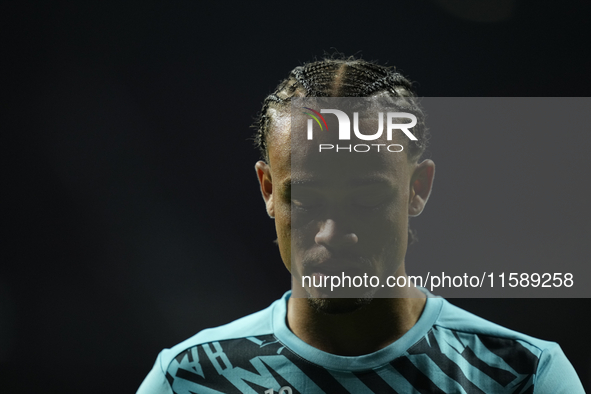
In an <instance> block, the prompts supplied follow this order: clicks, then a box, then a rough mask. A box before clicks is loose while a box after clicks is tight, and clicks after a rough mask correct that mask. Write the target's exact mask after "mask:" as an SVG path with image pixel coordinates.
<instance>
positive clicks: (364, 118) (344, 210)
mask: <svg viewBox="0 0 591 394" xmlns="http://www.w3.org/2000/svg"><path fill="white" fill-rule="evenodd" d="M337 97H356V98H365V99H353V101H351V100H349V99H344V100H342V102H341V101H339V103H340V104H342V107H339V108H341V109H335V108H336V107H335V106H336V105H337V104H339V103H337V102H335V101H331V99H333V98H337ZM364 103H365V104H364ZM389 104H392V105H393V106H394V107H396V108H397V109H396V112H394V113H393V114H392V115H391V116H390V113H389V112H388V115H387V116H386V115H384V114H385V113H386V112H387V107H388V105H389ZM314 106H315V107H316V109H314V108H313V107H314ZM320 108H324V110H321V111H318V109H320ZM327 108H332V109H327ZM347 111H348V112H347ZM363 111H365V112H363ZM323 114H332V115H334V116H332V117H329V116H328V115H327V116H326V117H324V116H323ZM360 114H361V115H360ZM364 114H365V115H364ZM404 117H407V118H408V119H411V123H410V124H408V122H407V121H405V122H398V121H397V119H398V120H399V119H400V118H404ZM351 118H352V119H353V122H352V124H351V125H350V124H349V123H347V122H348V119H351ZM386 118H387V119H386ZM378 119H379V120H378ZM408 119H407V120H408ZM335 120H338V123H335ZM314 122H316V123H317V126H318V127H317V128H316V129H314V127H316V126H314V125H315V123H314ZM405 123H406V124H407V126H404V124H405ZM384 125H386V127H385V126H384ZM411 125H412V127H413V128H412V130H411ZM350 126H352V127H350ZM376 127H377V128H378V132H377V133H375V134H374V135H370V134H369V133H368V132H363V133H362V132H361V131H363V130H370V128H371V129H372V130H375V128H376ZM350 128H353V129H354V131H355V135H354V136H351V135H350ZM325 129H326V130H325ZM384 129H387V130H388V131H387V133H383V130H384ZM319 130H321V131H319ZM329 130H330V132H329ZM336 130H338V134H337V132H336ZM360 130H361V131H360ZM393 130H394V131H397V132H393ZM306 131H307V134H306ZM341 133H343V134H341ZM426 134H427V133H426V128H425V126H424V124H423V117H422V113H421V110H420V108H419V107H418V106H417V105H416V103H415V100H414V93H413V91H412V86H411V84H410V82H408V80H406V79H405V78H404V77H403V76H401V75H400V74H398V73H396V72H395V71H394V70H392V69H391V68H387V67H382V66H379V65H376V64H373V63H369V62H365V61H363V60H359V59H342V60H338V59H327V60H323V61H319V62H313V63H308V64H306V65H304V66H301V67H297V68H296V69H294V70H293V71H292V72H291V74H290V76H289V77H288V78H287V79H286V80H285V81H283V82H282V83H281V84H280V85H279V86H278V88H277V90H276V91H275V93H273V94H271V95H270V96H269V97H267V99H266V100H265V102H264V105H263V109H262V111H261V115H260V117H259V120H258V122H257V135H256V141H257V144H258V145H259V147H260V148H261V150H262V154H263V157H264V159H265V160H264V161H259V162H258V163H256V166H255V169H256V173H257V176H258V180H259V183H260V187H261V192H262V196H263V199H264V202H265V205H266V210H267V213H268V214H269V216H271V217H273V218H274V219H275V224H276V230H277V236H278V239H277V243H278V245H279V249H280V252H281V257H282V259H283V262H284V263H285V265H286V267H287V268H288V270H290V272H292V275H293V277H292V289H293V290H292V291H293V293H291V292H288V293H286V294H285V295H284V296H283V297H282V298H281V299H279V300H278V301H276V302H275V303H273V304H272V305H271V306H270V307H269V308H267V309H265V310H263V311H260V312H258V313H255V314H253V315H250V316H247V317H244V318H242V319H239V320H237V321H235V322H233V323H230V324H228V325H225V326H222V327H218V328H214V329H208V330H204V331H202V332H200V333H198V334H197V335H195V336H194V337H192V338H190V339H188V340H186V341H185V342H183V343H181V344H179V345H177V346H175V347H173V348H172V349H167V350H164V351H163V352H161V353H160V355H159V356H158V359H157V360H156V363H155V365H154V368H153V369H152V371H151V372H150V373H149V374H148V376H147V377H146V379H145V381H144V382H143V384H142V385H141V387H140V389H139V391H138V393H140V394H146V393H178V394H180V393H268V394H271V393H280V394H287V393H346V392H349V393H407V392H408V393H416V392H419V393H460V392H466V393H483V392H484V393H582V392H583V388H582V386H581V383H580V381H579V379H578V377H577V375H576V373H575V371H574V369H573V368H572V366H571V365H570V363H569V362H568V360H567V359H566V357H565V356H564V354H563V352H562V351H561V349H560V347H559V346H558V345H557V344H556V343H551V342H546V341H542V340H538V339H535V338H531V337H529V336H526V335H523V334H520V333H517V332H514V331H511V330H508V329H505V328H503V327H500V326H497V325H495V324H493V323H490V322H488V321H486V320H483V319H481V318H478V317H476V316H474V315H472V314H470V313H468V312H466V311H463V310H461V309H459V308H457V307H455V306H453V305H451V304H449V303H448V302H447V301H445V300H444V299H442V298H438V297H434V296H433V295H431V294H430V293H428V292H427V291H426V290H425V289H421V288H417V287H414V286H405V285H402V286H400V285H399V286H392V287H390V286H383V285H382V286H379V285H368V284H367V283H364V284H363V285H361V284H360V285H359V286H356V285H354V286H351V285H350V284H349V286H345V285H344V283H345V282H347V278H351V277H353V278H361V277H365V281H367V277H368V276H369V277H370V278H376V283H382V284H383V283H387V280H388V278H394V280H397V281H398V282H397V283H400V282H401V280H402V282H404V283H410V281H409V280H408V277H407V275H406V273H405V265H404V258H405V254H406V248H407V245H408V243H409V242H410V241H411V239H412V233H411V232H410V231H409V228H408V218H409V217H411V216H417V215H419V214H420V213H421V212H422V210H423V208H424V206H425V204H426V202H427V200H428V198H429V195H430V193H431V188H432V184H433V178H434V174H435V164H434V163H433V162H432V161H431V160H424V161H420V160H419V159H420V156H421V154H422V153H423V151H424V149H425V146H426V141H427V135H426ZM306 136H307V137H306ZM343 140H345V141H344V142H346V143H347V144H342V143H343ZM369 140H371V141H369ZM370 142H371V143H370ZM339 144H342V146H339ZM366 147H367V148H366ZM380 148H381V151H380ZM339 149H341V151H339ZM343 150H346V152H344V151H343ZM354 152H355V154H354ZM347 153H349V154H347ZM357 153H361V154H357ZM368 273H369V275H368ZM335 277H336V278H339V282H340V279H342V282H343V286H340V285H341V283H339V285H338V286H336V287H337V288H336V289H335V288H334V287H335V286H334V285H335V283H334V279H333V278H335ZM319 283H320V285H318V284H319ZM349 283H350V279H349Z"/></svg>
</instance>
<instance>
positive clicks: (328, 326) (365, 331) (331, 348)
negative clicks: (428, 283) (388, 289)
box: [287, 288, 426, 356]
mask: <svg viewBox="0 0 591 394" xmlns="http://www.w3.org/2000/svg"><path fill="white" fill-rule="evenodd" d="M404 296H405V297H406V298H374V299H373V300H371V302H370V303H369V304H367V305H365V306H363V307H360V308H359V309H356V310H354V311H352V312H349V313H338V314H329V313H326V312H322V311H319V310H318V309H317V308H316V307H314V305H313V304H311V303H310V302H309V299H307V298H290V299H289V303H288V307H287V324H288V326H289V328H290V329H291V331H292V332H293V333H294V334H295V335H296V336H298V337H299V338H300V339H301V340H303V341H304V342H306V343H307V344H309V345H311V346H314V347H315V348H317V349H320V350H322V351H325V352H327V353H332V354H337V355H340V356H360V355H363V354H369V353H373V352H376V351H378V350H380V349H383V348H384V347H386V346H388V345H390V344H391V343H393V342H395V341H396V340H397V339H399V338H400V337H402V336H403V335H404V334H405V333H406V332H407V331H408V330H410V329H411V328H412V326H414V325H415V323H416V322H417V321H418V320H419V317H420V316H421V313H422V312H423V309H424V307H425V302H426V297H425V295H424V294H423V293H422V292H421V291H420V290H418V289H416V288H407V292H406V294H405V295H404ZM328 301H329V302H338V303H341V305H342V304H343V303H347V302H349V303H353V302H354V301H353V300H348V299H332V300H328Z"/></svg>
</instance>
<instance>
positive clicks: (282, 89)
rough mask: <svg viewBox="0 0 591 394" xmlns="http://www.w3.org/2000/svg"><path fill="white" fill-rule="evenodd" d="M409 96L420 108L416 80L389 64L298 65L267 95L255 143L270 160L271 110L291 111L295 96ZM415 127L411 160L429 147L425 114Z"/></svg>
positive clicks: (334, 60)
mask: <svg viewBox="0 0 591 394" xmlns="http://www.w3.org/2000/svg"><path fill="white" fill-rule="evenodd" d="M378 95H379V96H381V97H405V98H407V99H408V100H409V107H414V108H418V105H416V103H415V100H414V98H415V97H416V96H415V93H414V91H413V90H412V83H411V82H410V81H409V80H408V79H406V78H405V77H404V76H402V75H401V74H400V73H398V72H396V69H395V68H394V67H386V66H382V65H379V64H376V63H372V62H368V61H366V60H363V59H355V58H340V59H339V58H327V59H324V60H320V61H315V62H311V63H306V64H304V65H303V66H299V67H296V68H294V69H293V70H292V71H291V73H290V74H289V76H288V77H287V78H286V79H285V80H283V81H281V83H279V85H278V86H277V88H276V89H275V91H274V92H273V93H271V94H270V95H269V96H267V97H266V98H265V100H264V101H263V108H262V109H261V111H260V113H259V115H258V117H257V119H256V121H255V123H254V124H253V126H252V127H253V128H254V129H255V135H254V142H255V145H256V146H257V147H258V148H259V149H260V151H261V155H262V157H263V159H264V160H265V161H267V162H268V161H269V146H268V138H269V133H270V123H271V122H270V121H271V115H270V113H269V110H270V109H275V110H289V105H290V103H291V99H292V97H373V96H378ZM417 115H419V116H417V120H418V122H417V127H416V128H415V129H414V132H413V133H415V136H416V137H417V139H418V141H409V147H408V155H409V158H410V159H418V158H419V157H420V156H421V155H422V154H423V152H424V151H425V148H426V146H427V140H428V132H427V129H426V127H425V125H424V117H423V116H421V115H422V113H421V112H420V111H418V113H417Z"/></svg>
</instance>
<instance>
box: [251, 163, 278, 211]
mask: <svg viewBox="0 0 591 394" xmlns="http://www.w3.org/2000/svg"><path fill="white" fill-rule="evenodd" d="M254 169H255V170H256V172H257V177H258V179H259V185H260V186H261V193H262V195H263V200H265V205H266V206H267V214H269V217H271V218H275V209H274V206H273V180H272V178H271V167H269V165H268V164H267V163H265V162H264V161H257V163H256V164H255V165H254Z"/></svg>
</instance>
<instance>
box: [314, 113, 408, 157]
mask: <svg viewBox="0 0 591 394" xmlns="http://www.w3.org/2000/svg"><path fill="white" fill-rule="evenodd" d="M304 109H307V110H308V111H310V112H306V111H304V114H306V115H308V116H310V117H311V118H312V119H308V123H307V125H308V130H307V131H308V140H313V139H314V131H313V130H314V121H316V123H317V124H318V126H319V127H320V130H321V131H324V129H325V128H326V131H328V125H327V123H326V120H325V119H324V117H323V116H322V114H333V115H335V116H336V117H337V121H338V124H339V131H338V133H339V134H338V136H339V140H341V141H343V140H344V141H346V140H351V120H350V118H349V115H347V114H346V113H345V112H343V111H341V110H338V109H321V110H320V112H318V111H316V110H314V109H312V108H309V107H304ZM399 119H410V122H409V123H395V120H399ZM416 124H417V117H416V116H415V115H413V114H410V113H407V112H388V113H386V139H387V140H388V141H391V140H392V132H393V131H394V130H400V131H402V132H403V133H404V134H405V135H406V136H407V137H408V138H409V139H410V140H412V141H416V140H417V137H415V136H414V135H413V134H412V133H411V132H410V130H409V129H411V128H413V127H414V126H416ZM353 133H354V134H355V137H357V138H359V139H360V140H363V141H375V140H377V139H378V138H380V137H382V135H383V133H384V113H383V112H379V113H378V130H377V131H376V132H375V133H373V134H363V133H361V131H360V130H359V112H353ZM370 145H371V146H370ZM372 146H375V147H376V149H377V151H378V152H379V151H380V147H386V150H387V151H388V152H402V150H403V149H404V148H403V147H402V145H400V144H390V145H386V144H369V145H368V144H357V145H353V146H351V145H347V146H339V145H338V144H337V145H336V147H335V145H333V144H319V145H318V149H319V152H322V151H326V150H335V149H336V152H339V151H341V150H345V151H348V152H351V151H352V150H351V149H353V151H355V152H369V151H370V150H371V149H372V148H371V147H372Z"/></svg>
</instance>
